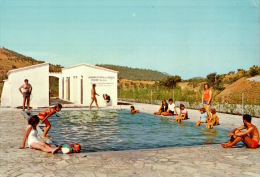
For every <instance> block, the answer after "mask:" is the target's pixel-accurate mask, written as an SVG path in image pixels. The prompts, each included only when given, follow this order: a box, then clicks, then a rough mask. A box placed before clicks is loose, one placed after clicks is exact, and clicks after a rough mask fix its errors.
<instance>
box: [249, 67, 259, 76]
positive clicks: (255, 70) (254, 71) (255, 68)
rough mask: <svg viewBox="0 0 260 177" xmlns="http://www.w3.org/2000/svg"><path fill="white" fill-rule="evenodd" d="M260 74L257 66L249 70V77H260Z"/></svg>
mask: <svg viewBox="0 0 260 177" xmlns="http://www.w3.org/2000/svg"><path fill="white" fill-rule="evenodd" d="M258 74H260V71H259V68H258V67H257V66H255V65H254V66H252V67H251V68H250V69H249V75H250V76H255V75H258Z"/></svg>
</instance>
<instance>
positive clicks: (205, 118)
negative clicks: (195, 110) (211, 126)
mask: <svg viewBox="0 0 260 177" xmlns="http://www.w3.org/2000/svg"><path fill="white" fill-rule="evenodd" d="M207 121H208V114H207V112H206V109H205V108H200V120H199V121H198V122H197V123H196V125H197V126H200V124H203V123H207Z"/></svg>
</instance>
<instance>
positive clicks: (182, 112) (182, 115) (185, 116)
mask: <svg viewBox="0 0 260 177" xmlns="http://www.w3.org/2000/svg"><path fill="white" fill-rule="evenodd" d="M185 119H188V111H187V110H186V109H185V106H184V104H180V115H179V116H178V117H177V118H176V121H177V122H178V123H180V122H181V120H185Z"/></svg>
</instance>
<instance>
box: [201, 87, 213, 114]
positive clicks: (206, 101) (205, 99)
mask: <svg viewBox="0 0 260 177" xmlns="http://www.w3.org/2000/svg"><path fill="white" fill-rule="evenodd" d="M211 101H212V91H211V89H210V86H209V84H208V83H206V84H204V91H203V95H202V104H203V107H204V108H205V110H206V112H207V114H208V116H209V119H211V113H210V104H211Z"/></svg>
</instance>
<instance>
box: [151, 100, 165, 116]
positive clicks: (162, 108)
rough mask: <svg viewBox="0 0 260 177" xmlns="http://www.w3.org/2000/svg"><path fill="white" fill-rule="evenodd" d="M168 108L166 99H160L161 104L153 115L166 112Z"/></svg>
mask: <svg viewBox="0 0 260 177" xmlns="http://www.w3.org/2000/svg"><path fill="white" fill-rule="evenodd" d="M167 110H168V103H167V102H166V100H163V101H162V104H161V106H160V108H159V110H158V111H157V112H154V114H155V115H161V114H162V113H163V112H167Z"/></svg>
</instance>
